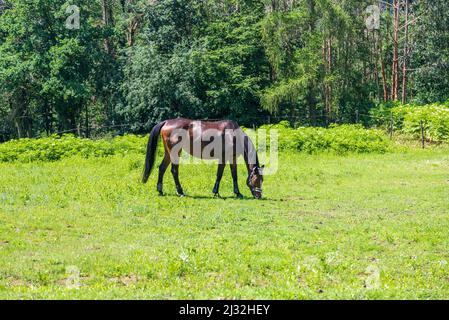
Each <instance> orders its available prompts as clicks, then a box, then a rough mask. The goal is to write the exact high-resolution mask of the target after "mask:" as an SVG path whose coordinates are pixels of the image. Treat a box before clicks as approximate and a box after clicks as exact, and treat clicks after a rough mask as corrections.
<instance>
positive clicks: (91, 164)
mask: <svg viewBox="0 0 449 320" xmlns="http://www.w3.org/2000/svg"><path fill="white" fill-rule="evenodd" d="M143 160H144V157H143V156H142V155H141V154H137V153H136V154H128V155H124V156H123V155H115V156H111V157H105V158H98V159H82V158H77V157H74V158H68V159H63V160H61V161H58V162H51V163H50V162H40V163H32V164H27V163H0V298H7V299H12V298H24V299H30V298H31V299H43V298H45V299H47V298H49V299H56V298H58V299H59V298H62V299H73V298H77V299H78V298H79V299H85V298H98V299H109V298H111V299H116V298H124V299H177V298H187V299H206V298H216V299H237V298H242V299H330V298H348V299H386V298H398V299H405V298H420V299H427V298H429V299H436V298H443V299H444V298H448V297H449V251H448V248H449V236H448V230H449V200H448V199H449V152H448V149H444V148H442V149H435V150H424V151H422V150H406V151H404V152H393V153H387V154H382V155H381V154H366V155H355V154H349V155H345V156H338V155H330V154H318V155H307V154H301V153H296V152H291V151H283V152H282V153H281V154H280V160H279V163H280V169H279V172H278V174H277V175H276V176H269V177H266V181H265V184H264V189H265V194H264V196H265V199H264V200H262V201H256V200H253V199H251V198H249V195H250V193H249V190H248V189H247V188H246V187H245V184H244V182H245V181H244V180H245V178H244V177H245V171H244V168H243V167H242V166H241V168H240V169H239V170H240V171H239V179H240V185H241V191H242V193H243V194H244V195H245V196H246V198H245V199H244V200H237V199H234V198H232V196H233V192H232V179H231V175H230V172H229V169H228V168H227V170H226V172H225V176H224V179H223V183H222V187H221V194H222V196H224V197H226V199H213V198H212V193H211V191H212V187H213V183H214V178H215V171H216V167H215V166H214V165H213V166H210V165H205V164H203V165H189V166H181V168H180V177H181V182H182V183H183V186H184V190H185V192H186V193H187V195H188V197H186V198H183V199H180V198H178V197H176V196H175V188H174V183H173V181H172V178H171V175H170V174H167V176H166V180H165V191H166V192H167V194H168V195H167V196H166V197H159V196H157V192H156V190H155V185H156V174H155V173H153V174H152V175H151V178H150V181H149V184H148V185H142V184H141V183H140V176H141V172H142V166H143ZM159 161H160V158H159Z"/></svg>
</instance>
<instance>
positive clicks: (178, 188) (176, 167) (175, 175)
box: [171, 163, 185, 197]
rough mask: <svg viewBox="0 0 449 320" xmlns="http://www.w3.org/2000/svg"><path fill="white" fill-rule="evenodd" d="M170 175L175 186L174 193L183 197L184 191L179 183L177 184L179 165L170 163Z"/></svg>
mask: <svg viewBox="0 0 449 320" xmlns="http://www.w3.org/2000/svg"><path fill="white" fill-rule="evenodd" d="M171 173H172V174H173V179H174V180H175V184H176V192H178V195H179V196H180V197H185V194H184V191H183V190H182V186H181V183H180V182H179V164H174V163H172V165H171Z"/></svg>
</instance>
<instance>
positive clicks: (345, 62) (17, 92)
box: [0, 0, 449, 141]
mask: <svg viewBox="0 0 449 320" xmlns="http://www.w3.org/2000/svg"><path fill="white" fill-rule="evenodd" d="M373 5H374V6H373ZM78 17H79V21H78ZM78 22H79V24H78ZM448 98H449V6H448V5H447V1H446V0H432V1H431V0H413V1H412V0H389V1H364V0H362V1H361V0H341V1H334V0H96V1H92V0H91V1H89V0H73V1H65V0H27V1H23V0H0V141H5V140H8V139H11V138H16V137H36V136H43V135H51V134H53V133H55V132H71V133H75V134H78V135H80V136H91V135H92V134H98V133H99V132H101V133H104V132H120V133H123V132H147V131H148V130H149V128H150V127H151V126H152V125H153V124H154V123H156V122H158V121H160V120H162V119H166V118H174V117H179V116H182V117H190V118H202V119H222V118H230V119H235V120H237V121H239V122H240V123H241V124H243V125H246V126H252V125H259V124H262V123H265V122H267V121H270V119H273V120H274V119H275V121H278V120H281V119H289V120H291V121H294V122H297V123H300V124H301V125H326V124H329V123H334V122H339V123H350V122H355V121H356V120H358V118H359V115H362V114H368V113H369V111H370V110H371V109H372V108H373V107H374V106H376V105H377V104H379V103H382V102H386V101H402V102H404V103H406V102H413V103H417V104H423V103H432V102H443V101H446V100H447V99H448Z"/></svg>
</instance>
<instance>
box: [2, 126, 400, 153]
mask: <svg viewBox="0 0 449 320" xmlns="http://www.w3.org/2000/svg"><path fill="white" fill-rule="evenodd" d="M261 129H265V130H267V131H269V130H273V129H276V130H278V132H279V149H280V150H290V151H299V152H306V153H319V152H331V153H336V154H346V153H352V152H355V153H371V152H372V153H384V152H387V151H388V150H390V147H391V146H390V141H389V139H388V138H387V137H386V136H385V134H383V133H382V132H381V131H379V130H366V129H364V128H362V127H361V126H351V125H343V126H332V127H331V128H329V129H325V128H313V127H309V128H298V129H292V128H290V126H289V124H288V122H281V123H279V124H277V125H270V126H267V125H266V126H262V127H261ZM146 142H147V138H146V137H143V136H136V135H126V136H123V137H115V138H113V139H102V140H90V139H82V138H77V137H75V136H73V135H63V136H60V137H59V136H51V137H48V138H41V139H19V140H11V141H8V142H6V143H3V144H0V162H33V161H56V160H61V159H64V158H68V157H73V156H81V157H83V158H91V157H106V156H111V155H116V154H121V155H123V154H133V153H144V152H145V148H146Z"/></svg>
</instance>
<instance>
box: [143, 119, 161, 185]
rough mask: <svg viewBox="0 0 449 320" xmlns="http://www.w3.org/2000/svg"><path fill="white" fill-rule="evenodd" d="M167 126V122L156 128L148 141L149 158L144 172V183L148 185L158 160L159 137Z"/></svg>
mask: <svg viewBox="0 0 449 320" xmlns="http://www.w3.org/2000/svg"><path fill="white" fill-rule="evenodd" d="M164 125H165V121H164V122H161V123H159V124H157V125H155V126H154V128H153V130H151V134H150V139H149V140H148V147H147V157H146V160H145V171H144V172H143V177H142V183H147V181H148V178H149V177H150V174H151V170H152V169H153V166H154V161H155V160H156V150H157V143H158V141H159V135H160V133H161V129H162V127H163V126H164Z"/></svg>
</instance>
